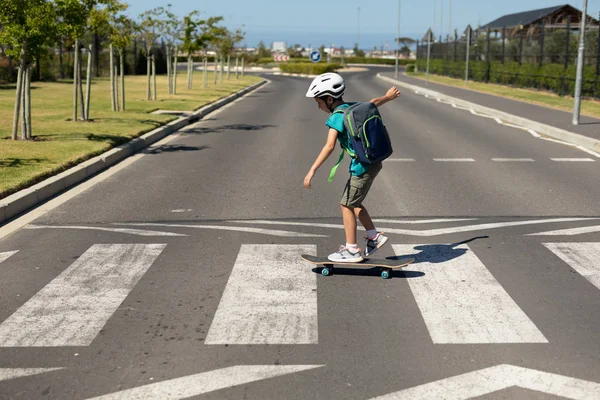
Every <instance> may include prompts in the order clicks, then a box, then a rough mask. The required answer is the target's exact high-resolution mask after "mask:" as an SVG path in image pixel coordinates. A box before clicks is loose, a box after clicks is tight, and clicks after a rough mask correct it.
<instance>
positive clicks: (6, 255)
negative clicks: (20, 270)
mask: <svg viewBox="0 0 600 400" xmlns="http://www.w3.org/2000/svg"><path fill="white" fill-rule="evenodd" d="M18 252H19V250H16V251H6V252H4V253H0V263H1V262H3V261H6V260H8V259H9V258H10V257H12V256H14V255H15V254H17V253H18Z"/></svg>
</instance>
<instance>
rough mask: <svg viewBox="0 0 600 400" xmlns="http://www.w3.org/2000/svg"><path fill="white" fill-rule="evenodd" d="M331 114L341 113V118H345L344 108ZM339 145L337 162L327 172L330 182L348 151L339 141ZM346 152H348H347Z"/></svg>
mask: <svg viewBox="0 0 600 400" xmlns="http://www.w3.org/2000/svg"><path fill="white" fill-rule="evenodd" d="M333 114H342V115H343V118H344V119H345V118H346V110H334V111H333ZM340 147H342V154H340V158H339V159H338V161H337V163H336V164H335V165H334V166H333V168H331V172H330V173H329V179H328V180H327V181H328V182H330V183H331V182H332V181H333V177H334V176H335V172H336V171H337V169H338V167H339V166H340V164H341V163H342V160H343V159H344V153H345V152H347V151H348V149H345V148H344V147H343V146H341V143H340ZM348 154H350V153H348Z"/></svg>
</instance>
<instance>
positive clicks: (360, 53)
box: [354, 43, 365, 57]
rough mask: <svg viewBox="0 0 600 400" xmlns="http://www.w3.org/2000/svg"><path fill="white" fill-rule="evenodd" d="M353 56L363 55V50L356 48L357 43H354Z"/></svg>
mask: <svg viewBox="0 0 600 400" xmlns="http://www.w3.org/2000/svg"><path fill="white" fill-rule="evenodd" d="M354 56H355V57H364V56H365V52H364V51H362V50H361V49H359V48H358V43H357V44H355V45H354Z"/></svg>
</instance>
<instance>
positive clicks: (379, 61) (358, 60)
mask: <svg viewBox="0 0 600 400" xmlns="http://www.w3.org/2000/svg"><path fill="white" fill-rule="evenodd" d="M334 60H335V61H336V62H341V60H342V59H341V58H339V57H334ZM414 62H415V60H405V59H400V60H398V65H408V64H413V63H414ZM344 63H346V64H375V65H396V60H395V59H393V58H374V57H344Z"/></svg>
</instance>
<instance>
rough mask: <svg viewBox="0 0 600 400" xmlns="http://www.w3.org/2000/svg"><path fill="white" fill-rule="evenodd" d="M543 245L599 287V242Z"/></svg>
mask: <svg viewBox="0 0 600 400" xmlns="http://www.w3.org/2000/svg"><path fill="white" fill-rule="evenodd" d="M544 246H546V247H547V248H548V250H550V251H551V252H553V253H554V254H556V255H557V256H558V257H560V259H561V260H563V261H564V262H566V263H567V264H569V266H570V267H571V268H573V269H574V270H575V271H577V272H578V273H579V275H581V276H583V277H584V278H585V279H587V280H588V281H590V283H591V284H592V285H594V286H596V287H597V288H598V289H600V263H599V262H598V259H600V243H544Z"/></svg>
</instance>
